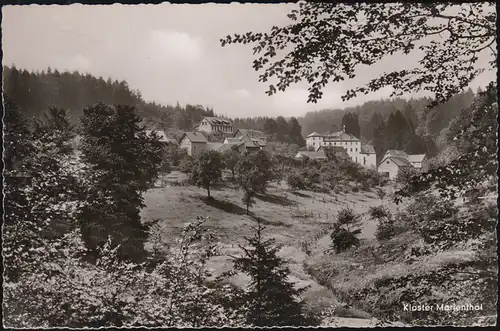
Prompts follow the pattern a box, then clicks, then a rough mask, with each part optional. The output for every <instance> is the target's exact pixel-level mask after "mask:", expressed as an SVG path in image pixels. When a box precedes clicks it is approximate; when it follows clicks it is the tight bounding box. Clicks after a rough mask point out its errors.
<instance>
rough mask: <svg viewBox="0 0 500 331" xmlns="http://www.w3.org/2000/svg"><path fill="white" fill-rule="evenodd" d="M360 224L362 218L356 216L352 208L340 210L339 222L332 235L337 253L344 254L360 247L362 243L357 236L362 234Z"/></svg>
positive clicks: (335, 225)
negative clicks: (348, 250) (350, 249)
mask: <svg viewBox="0 0 500 331" xmlns="http://www.w3.org/2000/svg"><path fill="white" fill-rule="evenodd" d="M360 222H361V219H360V216H359V215H357V214H355V213H354V211H353V210H352V209H351V208H349V207H345V208H342V209H340V210H339V212H338V213H337V221H336V222H335V224H334V229H333V232H332V233H331V235H330V238H331V239H332V246H333V249H335V252H336V253H340V252H343V251H345V250H347V249H349V248H351V247H353V246H359V244H360V241H359V238H358V237H357V235H358V234H360V233H361V229H359V224H360Z"/></svg>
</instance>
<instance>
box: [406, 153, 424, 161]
mask: <svg viewBox="0 0 500 331" xmlns="http://www.w3.org/2000/svg"><path fill="white" fill-rule="evenodd" d="M424 158H425V154H410V155H408V161H410V162H422V161H423V160H424Z"/></svg>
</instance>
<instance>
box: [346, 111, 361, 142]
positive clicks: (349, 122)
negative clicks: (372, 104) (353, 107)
mask: <svg viewBox="0 0 500 331" xmlns="http://www.w3.org/2000/svg"><path fill="white" fill-rule="evenodd" d="M342 127H343V128H344V127H345V130H346V131H347V132H348V133H350V134H352V135H353V136H355V137H356V138H361V128H360V127H359V120H358V115H357V114H356V113H354V112H353V113H351V112H347V113H346V114H345V115H344V117H342Z"/></svg>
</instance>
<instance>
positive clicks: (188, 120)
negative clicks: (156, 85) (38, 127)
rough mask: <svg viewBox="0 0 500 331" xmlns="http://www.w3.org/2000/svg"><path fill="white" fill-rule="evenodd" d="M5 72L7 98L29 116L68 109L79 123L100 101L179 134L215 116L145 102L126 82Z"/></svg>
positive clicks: (65, 74)
mask: <svg viewBox="0 0 500 331" xmlns="http://www.w3.org/2000/svg"><path fill="white" fill-rule="evenodd" d="M3 70H4V71H3V75H4V93H5V95H6V96H8V97H9V98H10V99H11V100H12V101H14V102H15V103H16V104H17V105H18V106H19V107H20V108H21V109H23V110H24V111H25V112H26V113H27V114H28V115H29V116H39V115H40V114H42V113H43V112H45V111H46V110H47V109H48V108H49V107H51V106H55V107H59V108H64V109H66V110H67V111H68V112H69V115H70V118H71V120H72V122H73V123H78V118H79V117H80V116H81V115H82V114H83V108H85V107H87V106H89V105H92V104H95V103H97V102H99V101H101V102H104V103H106V104H124V105H130V106H136V107H137V109H138V110H139V112H140V114H141V116H142V117H143V118H144V121H145V123H146V125H148V126H149V127H152V128H157V129H163V130H168V131H176V130H191V129H192V128H193V127H194V126H195V125H197V124H198V123H199V122H200V121H201V118H202V117H203V116H214V115H215V114H214V111H213V109H208V108H204V107H203V106H200V105H186V106H184V107H181V106H179V105H178V104H177V105H175V106H170V105H168V106H163V105H159V104H156V103H154V102H145V101H144V100H143V99H142V96H141V94H140V92H139V91H134V90H132V89H130V88H129V86H128V85H127V83H126V82H125V81H117V80H111V79H110V78H108V79H107V80H104V79H103V78H102V77H99V78H96V77H94V76H92V75H90V74H86V75H83V74H80V73H78V72H71V73H70V72H59V71H57V70H53V71H52V70H51V69H50V68H49V69H48V70H47V71H42V72H28V71H27V70H18V69H16V68H15V67H5V66H4V67H3Z"/></svg>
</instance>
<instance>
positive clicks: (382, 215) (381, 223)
mask: <svg viewBox="0 0 500 331" xmlns="http://www.w3.org/2000/svg"><path fill="white" fill-rule="evenodd" d="M368 213H369V214H370V217H371V218H372V219H374V220H377V221H378V224H377V230H376V232H375V238H377V240H379V241H382V240H387V239H391V238H393V237H394V236H395V234H396V229H395V225H394V219H393V218H392V215H391V212H390V211H389V209H387V208H385V207H384V206H378V207H370V210H369V211H368Z"/></svg>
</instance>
